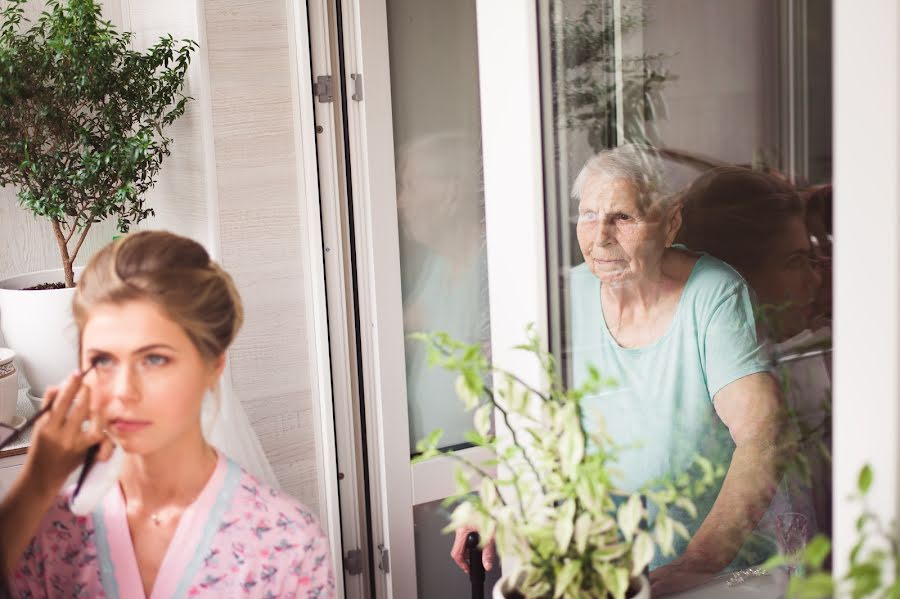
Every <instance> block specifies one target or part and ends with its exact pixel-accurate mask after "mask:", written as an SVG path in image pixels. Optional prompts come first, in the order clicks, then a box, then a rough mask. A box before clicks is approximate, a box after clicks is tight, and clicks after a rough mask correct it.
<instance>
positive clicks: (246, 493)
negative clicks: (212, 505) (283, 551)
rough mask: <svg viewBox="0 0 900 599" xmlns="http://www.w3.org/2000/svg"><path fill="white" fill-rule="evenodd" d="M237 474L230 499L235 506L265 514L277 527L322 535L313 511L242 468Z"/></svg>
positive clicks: (321, 536) (318, 536)
mask: <svg viewBox="0 0 900 599" xmlns="http://www.w3.org/2000/svg"><path fill="white" fill-rule="evenodd" d="M240 473H241V475H240V479H239V481H238V485H237V489H236V492H235V502H234V505H235V507H236V508H237V509H242V510H245V511H249V512H259V514H258V515H259V516H268V517H269V518H270V519H273V521H274V525H275V526H276V527H278V528H280V529H290V530H291V532H294V533H297V534H301V535H304V536H307V537H316V538H324V537H325V533H324V532H323V530H322V527H321V526H320V524H319V519H318V517H317V516H316V514H315V513H314V512H313V511H312V510H311V509H310V508H309V507H307V506H306V505H304V504H303V503H302V502H301V501H300V500H298V499H296V498H295V497H292V496H290V495H288V494H287V493H285V492H284V491H281V490H279V489H276V488H274V487H272V486H270V485H268V484H267V483H264V482H262V481H261V480H259V479H258V478H256V477H255V476H254V475H252V474H250V473H249V472H247V471H246V470H243V469H241V470H240Z"/></svg>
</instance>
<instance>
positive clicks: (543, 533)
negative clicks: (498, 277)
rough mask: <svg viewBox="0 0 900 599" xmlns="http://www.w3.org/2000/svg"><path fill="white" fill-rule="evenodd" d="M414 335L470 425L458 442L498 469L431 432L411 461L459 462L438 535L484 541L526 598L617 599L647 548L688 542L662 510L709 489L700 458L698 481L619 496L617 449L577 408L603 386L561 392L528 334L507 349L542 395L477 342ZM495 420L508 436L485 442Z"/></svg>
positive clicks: (711, 470)
mask: <svg viewBox="0 0 900 599" xmlns="http://www.w3.org/2000/svg"><path fill="white" fill-rule="evenodd" d="M414 337H415V338H417V339H419V340H421V341H422V342H424V343H425V344H426V345H427V351H428V358H429V362H430V363H431V364H432V365H439V366H442V367H444V368H446V369H449V370H451V371H454V372H456V373H457V374H458V376H457V379H456V392H457V395H458V396H459V398H460V400H462V402H463V403H464V404H465V407H466V410H468V411H471V412H472V413H473V421H474V425H475V430H474V431H473V432H470V433H469V434H468V436H467V440H468V441H469V442H470V443H472V444H473V445H476V446H479V447H488V448H490V449H492V450H493V452H494V454H495V455H496V460H495V461H493V462H491V463H490V464H489V466H490V465H497V466H498V474H497V475H491V474H490V473H489V472H487V470H486V469H485V465H482V464H475V463H472V462H471V461H469V460H467V459H466V458H464V457H462V456H460V455H458V454H456V453H453V452H449V451H448V452H445V451H442V450H440V449H438V443H439V441H440V436H441V431H440V430H436V431H434V432H432V433H431V434H430V435H429V436H428V437H427V438H426V439H424V440H423V441H422V442H420V443H419V444H418V447H417V449H418V451H419V452H420V455H419V456H418V457H417V458H416V461H422V460H428V459H431V458H433V457H435V456H439V455H446V456H448V457H450V458H451V459H454V460H457V461H458V462H460V464H461V468H460V469H459V470H458V471H457V473H456V489H457V494H456V495H454V496H452V497H450V498H448V499H447V500H446V502H445V504H446V505H455V506H456V507H455V509H454V510H453V512H452V515H451V518H450V525H449V526H448V528H447V530H454V529H456V528H459V527H463V526H473V527H475V528H477V529H478V530H479V531H480V532H481V533H482V538H488V537H494V538H495V539H496V542H497V546H498V549H499V551H500V553H501V554H502V555H508V556H514V557H515V558H517V560H518V561H519V563H520V564H521V570H520V571H519V572H518V577H517V579H516V584H517V589H518V591H519V592H520V593H522V594H523V595H524V596H526V597H533V598H538V597H539V598H543V597H553V598H559V597H566V598H576V597H577V598H605V597H614V598H615V599H623V598H624V597H625V596H626V593H627V591H628V589H629V585H630V583H631V582H632V581H633V580H634V579H635V578H636V577H638V576H640V575H641V573H642V572H643V571H644V569H645V568H646V567H647V565H648V564H649V563H650V561H651V559H652V558H653V555H654V553H655V551H656V548H657V546H658V547H659V548H660V549H661V551H662V552H663V553H664V554H672V553H673V552H674V542H675V538H676V537H677V536H680V537H682V538H685V539H687V538H688V536H689V533H688V530H687V527H686V526H685V525H684V523H682V522H681V521H680V520H679V519H678V518H676V517H674V516H673V513H672V512H673V511H675V510H676V509H677V510H680V511H683V512H684V513H687V514H689V515H690V517H696V514H697V509H696V507H695V505H694V503H693V501H691V499H689V498H688V495H689V493H688V491H689V490H691V489H693V490H694V491H695V492H697V493H703V492H705V491H706V490H707V489H708V488H709V487H710V486H712V485H713V484H715V482H716V476H717V474H716V468H715V467H714V466H713V465H712V464H711V463H709V461H707V460H703V459H702V458H698V460H699V461H698V468H697V470H698V472H699V473H700V474H699V475H698V476H697V477H693V478H692V477H689V476H685V477H678V479H677V480H674V481H669V482H664V483H659V484H654V485H653V487H652V488H651V487H647V488H645V489H642V490H641V492H640V493H626V492H623V491H621V490H619V489H618V488H617V486H616V468H615V466H614V462H615V458H616V455H617V454H618V452H619V451H620V450H623V448H620V447H617V446H616V444H615V443H614V442H613V440H612V439H611V438H610V437H609V436H608V435H607V434H606V433H605V432H603V426H602V423H601V426H598V427H596V428H594V427H592V428H591V430H589V429H588V427H586V423H585V421H586V420H587V415H586V414H585V409H584V406H583V405H582V400H583V399H584V398H586V397H587V396H589V395H592V394H595V393H596V392H598V391H600V390H601V389H605V388H609V387H611V386H614V382H613V381H611V380H609V379H604V378H602V377H601V376H600V373H599V371H597V370H596V369H591V373H590V377H589V380H588V381H587V382H585V383H584V384H583V385H581V386H580V387H578V388H574V389H566V388H565V387H564V385H563V383H562V380H561V377H560V375H559V372H558V368H557V364H556V360H555V358H554V357H553V356H552V355H550V354H549V353H547V352H545V351H543V350H542V349H541V344H540V340H539V339H538V337H537V335H536V334H535V333H534V331H533V330H532V329H529V332H528V341H527V342H526V343H525V344H524V345H521V346H519V347H518V348H517V349H519V350H521V351H525V352H528V353H530V354H532V355H533V356H534V357H535V358H536V359H537V360H538V362H539V363H540V365H541V368H542V371H543V374H544V376H545V379H546V381H545V385H544V386H543V389H537V388H535V387H533V386H531V385H529V384H527V383H525V382H524V381H522V380H520V379H519V378H517V377H516V376H515V375H513V374H512V373H510V372H506V371H504V370H502V369H499V368H496V367H493V366H491V365H490V364H489V362H488V360H487V358H486V357H485V356H484V354H483V352H482V351H481V347H480V346H478V345H467V344H464V343H460V342H458V341H455V340H453V339H451V338H450V337H449V336H448V335H447V334H446V333H432V334H416V335H414ZM491 375H493V377H492V378H493V381H494V382H495V383H496V384H497V385H498V387H497V388H492V386H491V383H490V381H489V378H491ZM495 423H496V424H497V425H498V426H503V427H505V428H506V429H507V430H508V431H509V434H508V435H499V436H495V435H493V426H494V424H495ZM721 475H722V472H719V473H718V476H721ZM650 508H652V509H650Z"/></svg>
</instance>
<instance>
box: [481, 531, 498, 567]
mask: <svg viewBox="0 0 900 599" xmlns="http://www.w3.org/2000/svg"><path fill="white" fill-rule="evenodd" d="M496 557H497V546H496V545H494V539H491V540H490V541H488V542H487V545H485V546H484V549H483V550H482V551H481V563H482V565H483V566H484V569H485V570H487V571H488V572H490V571H491V569H492V568H493V567H494V559H495V558H496Z"/></svg>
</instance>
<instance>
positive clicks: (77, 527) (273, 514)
mask: <svg viewBox="0 0 900 599" xmlns="http://www.w3.org/2000/svg"><path fill="white" fill-rule="evenodd" d="M10 584H11V587H12V596H13V597H19V598H22V599H39V598H45V597H46V598H68V597H91V598H93V597H101V598H109V599H114V598H118V597H122V598H127V599H132V598H143V597H145V595H144V590H143V584H142V582H141V578H140V572H139V570H138V568H137V560H136V558H135V555H134V549H133V547H132V545H131V535H130V532H129V530H128V521H127V519H126V513H125V502H124V499H123V497H122V493H121V491H120V490H119V487H118V485H116V486H115V487H114V488H113V489H112V490H111V491H110V492H109V493H108V494H107V496H106V497H105V498H104V501H103V503H102V505H101V506H100V507H98V508H97V510H96V511H95V512H94V513H93V514H92V515H90V516H87V517H78V516H75V515H74V514H73V513H72V512H71V511H70V509H69V496H68V494H66V495H63V496H61V497H60V498H59V500H58V501H57V502H56V504H55V505H54V507H53V508H52V509H51V510H50V511H49V512H48V513H47V515H46V516H45V518H44V520H43V523H42V525H41V528H40V529H39V531H38V534H37V535H36V536H35V537H34V539H32V541H31V543H30V544H29V546H28V549H27V550H26V552H25V555H24V556H23V557H22V559H21V561H20V562H19V564H18V566H17V567H16V569H15V571H14V573H13V576H12V580H11V581H10ZM334 596H335V581H334V574H333V570H332V566H331V560H330V558H329V545H328V539H327V538H326V537H325V534H324V533H323V532H322V529H321V528H320V527H319V524H318V521H317V519H316V517H315V516H314V515H313V514H312V513H311V512H310V511H309V510H308V509H307V508H305V507H304V506H303V505H301V504H300V503H299V502H297V501H296V500H294V499H292V498H290V497H288V496H286V495H284V494H283V493H281V492H279V491H276V490H275V489H272V488H270V487H268V486H267V485H265V484H262V483H260V482H259V481H258V480H257V479H256V478H254V477H253V476H251V475H250V474H248V473H246V472H244V471H243V470H241V469H240V467H239V466H237V465H236V464H235V463H233V462H231V461H229V460H227V459H226V458H224V457H223V456H222V455H221V454H220V456H219V463H218V465H217V466H216V470H215V472H214V473H213V476H212V477H211V478H210V481H209V482H208V483H207V485H206V487H205V488H204V490H203V491H202V492H201V494H200V496H199V497H198V498H197V500H196V501H195V502H194V503H193V504H191V505H190V506H189V507H188V508H187V509H186V510H185V512H184V513H183V514H182V516H181V520H180V521H179V524H178V528H177V529H176V531H175V534H174V536H173V538H172V540H171V542H170V544H169V548H168V550H167V551H166V555H165V556H164V557H163V560H162V562H161V563H160V567H159V572H158V574H157V577H156V580H155V582H154V586H153V590H152V593H151V595H150V598H149V599H163V598H165V599H168V598H169V597H201V598H202V597H210V598H211V597H229V598H242V597H247V598H260V599H331V598H333V597H334Z"/></svg>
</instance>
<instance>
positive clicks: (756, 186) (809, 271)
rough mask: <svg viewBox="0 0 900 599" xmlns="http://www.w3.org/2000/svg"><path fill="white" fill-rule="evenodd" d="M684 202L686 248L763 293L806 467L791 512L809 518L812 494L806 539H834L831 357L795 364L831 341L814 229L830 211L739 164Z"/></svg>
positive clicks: (702, 180)
mask: <svg viewBox="0 0 900 599" xmlns="http://www.w3.org/2000/svg"><path fill="white" fill-rule="evenodd" d="M826 190H827V193H828V194H829V195H828V198H827V199H828V203H829V204H830V189H829V188H821V189H820V190H817V191H816V192H815V193H814V194H812V197H813V198H822V197H823V196H824V193H826ZM681 201H682V204H683V215H684V216H683V224H682V227H681V231H680V232H679V233H678V241H679V242H681V243H684V244H685V245H687V246H688V247H690V248H692V249H695V250H700V251H704V252H708V253H709V254H711V255H713V256H715V257H717V258H719V259H721V260H724V261H725V262H727V263H728V264H730V265H731V266H733V267H734V268H735V269H737V271H738V272H739V273H740V274H741V275H742V276H743V277H744V278H745V279H746V280H747V283H748V284H749V285H750V287H751V289H752V290H753V292H754V293H755V295H756V301H757V303H758V304H759V310H758V314H759V315H760V317H759V318H758V321H759V325H760V330H761V332H762V334H763V335H765V336H766V337H768V338H769V339H770V340H771V342H772V353H773V354H774V355H775V356H780V357H784V358H785V359H784V363H783V364H779V366H778V370H777V372H778V374H779V375H780V379H781V382H782V386H783V394H784V396H785V398H786V399H787V401H788V405H789V408H790V414H791V417H792V420H793V421H794V424H795V425H796V427H797V429H799V431H800V432H801V449H802V450H803V455H804V456H805V461H806V463H805V464H801V463H798V464H797V465H798V466H800V467H801V468H802V471H801V472H795V473H793V474H797V475H796V476H791V477H790V478H789V482H790V483H791V502H792V504H794V505H793V508H792V509H793V511H796V512H801V513H802V512H807V509H806V508H805V507H804V506H802V503H803V502H804V500H805V496H811V500H812V503H813V509H814V521H810V522H809V525H808V532H809V534H812V533H813V532H815V530H818V531H820V532H825V533H826V534H829V535H830V533H831V464H830V461H829V460H828V459H827V456H828V455H830V445H831V432H830V423H829V416H828V414H829V412H830V409H829V403H830V399H831V374H830V370H831V369H830V363H829V361H828V357H827V355H821V354H815V353H807V355H806V357H804V358H803V359H799V360H798V359H795V357H791V356H795V355H796V354H801V353H804V352H803V348H809V347H813V346H817V345H818V344H820V343H821V342H825V343H830V338H831V328H830V322H829V316H830V303H831V302H830V292H831V289H830V284H829V285H823V277H822V269H821V260H820V253H819V252H822V251H825V252H827V253H829V254H830V247H831V246H830V234H829V233H827V232H826V231H825V229H824V225H823V226H821V227H820V228H817V229H816V234H815V235H813V234H812V231H811V230H810V226H809V225H810V224H813V225H815V224H816V223H819V224H821V219H822V217H823V212H825V211H823V210H821V207H820V206H819V205H818V204H817V202H815V201H814V202H813V203H812V204H810V203H809V201H807V202H806V203H805V202H804V200H803V198H801V196H800V195H799V194H798V193H797V191H796V190H795V189H794V188H793V187H792V186H791V185H790V184H789V183H787V182H786V181H784V180H783V179H780V178H777V177H774V176H772V175H769V174H766V173H762V172H759V171H752V170H749V169H745V168H740V167H719V168H715V169H712V170H710V171H708V172H706V173H704V174H702V175H700V176H699V177H698V178H697V179H696V180H695V181H694V182H693V183H692V184H691V185H690V186H689V187H688V188H687V189H686V190H685V191H684V192H683V193H682V195H681ZM810 208H811V209H810ZM829 208H830V206H829ZM825 216H830V210H828V211H827V212H825ZM813 240H815V241H816V244H815V246H814V244H813V243H812V242H813ZM807 469H808V470H809V472H805V471H806V470H807ZM804 479H805V480H804ZM807 487H808V488H807Z"/></svg>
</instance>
